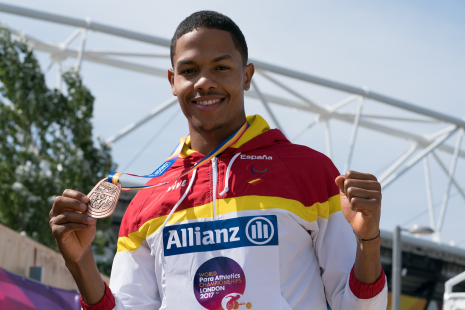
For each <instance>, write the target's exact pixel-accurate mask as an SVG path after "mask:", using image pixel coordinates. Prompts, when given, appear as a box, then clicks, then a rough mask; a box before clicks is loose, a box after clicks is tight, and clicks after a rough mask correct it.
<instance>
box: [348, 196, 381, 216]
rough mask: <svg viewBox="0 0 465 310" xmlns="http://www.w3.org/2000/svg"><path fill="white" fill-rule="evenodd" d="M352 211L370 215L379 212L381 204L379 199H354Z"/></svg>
mask: <svg viewBox="0 0 465 310" xmlns="http://www.w3.org/2000/svg"><path fill="white" fill-rule="evenodd" d="M350 204H351V209H352V210H353V211H355V212H362V213H364V214H370V213H373V212H379V209H380V204H379V201H378V200H377V199H364V198H359V197H354V198H352V199H351V200H350Z"/></svg>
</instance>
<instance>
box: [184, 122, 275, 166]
mask: <svg viewBox="0 0 465 310" xmlns="http://www.w3.org/2000/svg"><path fill="white" fill-rule="evenodd" d="M247 121H248V122H249V125H250V126H249V128H247V130H246V131H245V132H244V134H243V135H242V137H240V139H239V140H237V142H236V143H234V144H233V145H231V146H230V147H231V148H235V149H238V148H240V147H241V146H242V145H244V144H246V143H247V142H249V141H250V140H252V139H253V138H255V137H257V136H259V135H261V134H262V133H264V132H267V131H268V130H270V126H269V125H268V123H267V122H266V121H265V119H264V118H263V117H261V116H260V115H258V114H255V115H249V116H247ZM190 146H191V137H190V136H189V137H187V139H186V141H185V142H184V146H183V148H182V151H181V154H179V157H181V158H186V157H189V156H190V155H191V154H193V153H198V152H197V151H194V150H192V149H191V148H190Z"/></svg>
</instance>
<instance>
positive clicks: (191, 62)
mask: <svg viewBox="0 0 465 310" xmlns="http://www.w3.org/2000/svg"><path fill="white" fill-rule="evenodd" d="M193 63H194V62H193V61H192V60H181V61H178V63H177V65H178V66H180V65H192V64H193Z"/></svg>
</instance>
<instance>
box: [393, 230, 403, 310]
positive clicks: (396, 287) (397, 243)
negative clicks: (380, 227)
mask: <svg viewBox="0 0 465 310" xmlns="http://www.w3.org/2000/svg"><path fill="white" fill-rule="evenodd" d="M401 237H402V236H401V228H400V226H396V227H395V228H394V235H393V238H392V291H391V294H392V306H391V309H392V310H400V295H401V293H402V290H401V287H402V239H401Z"/></svg>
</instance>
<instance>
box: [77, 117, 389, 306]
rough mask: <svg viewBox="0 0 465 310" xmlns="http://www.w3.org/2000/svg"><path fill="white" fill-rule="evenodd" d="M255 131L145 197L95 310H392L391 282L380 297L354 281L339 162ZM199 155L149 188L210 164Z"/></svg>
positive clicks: (263, 126) (134, 207)
mask: <svg viewBox="0 0 465 310" xmlns="http://www.w3.org/2000/svg"><path fill="white" fill-rule="evenodd" d="M247 119H248V122H249V124H250V127H249V128H248V129H247V131H246V132H245V133H244V134H243V135H242V137H241V138H240V139H239V140H238V141H237V142H236V143H235V144H234V145H232V146H231V147H229V148H228V149H227V150H226V151H225V152H223V153H222V154H220V155H219V156H217V157H215V158H213V159H212V161H211V162H210V163H208V164H205V165H203V166H201V167H200V168H198V169H196V170H195V171H194V172H193V173H191V174H189V175H187V176H185V177H183V178H181V179H179V180H177V181H176V182H175V183H170V184H168V185H165V186H160V187H155V188H152V189H146V190H142V191H140V192H139V193H138V194H137V195H136V197H135V198H134V199H133V201H132V202H131V204H130V205H129V207H128V209H127V211H126V213H125V215H124V218H123V221H122V224H121V230H120V234H119V238H118V252H117V254H116V256H115V259H114V262H113V269H112V272H111V280H110V289H111V290H110V289H109V288H108V287H107V291H106V294H105V296H104V298H103V299H102V301H101V302H99V303H98V304H97V305H94V306H92V307H89V308H88V309H105V310H106V309H118V310H122V309H126V310H128V309H137V310H149V309H150V310H154V309H170V310H173V309H174V310H177V309H199V310H200V309H209V310H220V309H224V310H231V309H244V310H245V309H258V310H264V309H286V310H287V309H294V310H303V309H312V310H320V309H321V310H326V309H327V307H328V305H329V306H330V307H331V308H332V309H333V310H346V309H347V310H349V309H351V310H352V309H366V310H378V309H379V310H381V309H382V310H385V309H386V306H387V284H386V278H385V275H384V271H383V274H382V275H381V277H380V278H379V279H378V281H376V282H375V283H374V284H370V285H367V284H362V283H360V282H359V281H358V280H357V279H356V278H355V276H354V275H353V264H354V261H355V251H356V240H355V236H354V234H353V232H352V230H351V227H350V225H349V224H348V222H347V221H346V219H345V218H344V215H343V213H342V211H341V204H340V200H339V189H338V187H337V186H336V185H335V183H334V180H335V178H336V177H337V176H338V175H339V172H338V171H337V169H336V167H335V166H334V165H333V163H332V162H331V160H330V159H328V158H327V157H326V156H325V155H323V154H321V153H319V152H317V151H315V150H312V149H310V148H308V147H305V146H301V145H296V144H292V143H290V142H289V141H288V140H287V139H286V138H285V137H284V135H283V134H282V133H281V132H280V131H279V130H277V129H273V130H270V128H269V126H268V124H267V123H266V121H265V120H264V119H263V118H262V117H261V116H259V115H254V116H248V117H247ZM189 145H190V140H189V139H188V140H187V141H186V143H185V145H184V147H183V151H182V153H181V155H180V156H179V158H178V159H177V160H176V162H175V163H174V164H173V166H172V167H171V168H170V169H169V170H168V171H167V172H166V173H165V174H164V175H163V176H160V177H158V178H154V179H152V180H151V181H149V182H148V184H156V183H160V182H163V181H167V180H170V179H173V178H174V177H176V176H178V175H179V174H181V172H182V171H185V170H186V169H188V168H190V167H192V166H193V165H194V164H195V163H197V162H198V161H199V160H200V159H201V158H203V155H202V154H200V153H198V152H194V151H192V150H191V149H190V148H189ZM351 270H352V271H351ZM86 307H87V306H86V305H85V304H84V305H83V308H86Z"/></svg>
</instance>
